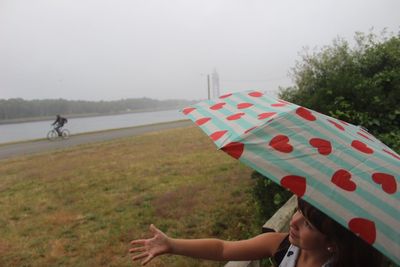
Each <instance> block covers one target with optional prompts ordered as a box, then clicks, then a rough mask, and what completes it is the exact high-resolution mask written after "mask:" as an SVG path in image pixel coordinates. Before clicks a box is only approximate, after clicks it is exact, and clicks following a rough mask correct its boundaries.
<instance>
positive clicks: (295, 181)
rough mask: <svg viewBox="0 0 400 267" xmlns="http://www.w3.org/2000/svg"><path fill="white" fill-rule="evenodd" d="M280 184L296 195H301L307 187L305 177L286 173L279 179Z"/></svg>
mask: <svg viewBox="0 0 400 267" xmlns="http://www.w3.org/2000/svg"><path fill="white" fill-rule="evenodd" d="M280 183H281V185H282V186H283V187H285V188H287V189H289V190H290V191H292V192H293V193H294V194H296V195H297V196H298V197H302V196H303V195H304V193H305V192H306V189H307V184H306V178H305V177H302V176H297V175H288V176H285V177H283V178H282V179H281V182H280Z"/></svg>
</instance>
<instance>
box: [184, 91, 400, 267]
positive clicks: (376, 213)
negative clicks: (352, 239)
mask: <svg viewBox="0 0 400 267" xmlns="http://www.w3.org/2000/svg"><path fill="white" fill-rule="evenodd" d="M182 112H183V114H185V115H186V116H188V117H189V118H190V119H191V120H192V121H194V122H195V123H196V124H197V125H198V126H200V128H201V129H202V130H203V131H204V132H205V133H206V134H207V135H208V136H209V137H210V138H211V139H212V140H213V141H214V143H215V144H216V145H217V147H218V148H219V149H221V150H223V151H224V152H226V153H227V154H229V155H230V156H232V157H234V158H236V159H239V160H240V161H241V162H243V163H244V164H246V165H248V166H250V167H252V168H253V169H255V170H257V171H258V172H260V173H262V174H263V175H265V176H267V177H268V178H270V179H272V180H273V181H274V182H276V183H278V184H280V185H282V186H283V187H285V188H287V189H289V190H290V191H292V192H293V193H294V194H296V195H297V196H299V197H302V198H303V199H304V200H306V201H307V202H309V203H310V204H312V205H314V206H315V207H317V208H318V209H320V210H321V211H323V212H324V213H325V214H327V215H329V216H330V217H332V218H333V219H334V220H336V221H337V222H339V223H340V224H342V225H343V226H345V227H347V228H348V229H350V230H351V231H352V232H354V233H355V234H357V235H358V236H359V237H360V238H362V239H363V240H365V241H366V242H367V243H369V244H371V245H373V246H374V247H375V248H376V249H378V250H379V251H381V252H382V253H383V254H385V255H386V256H388V257H389V258H390V259H392V260H393V261H394V262H395V263H396V264H400V231H399V229H400V212H399V210H400V201H399V199H400V192H399V189H398V184H399V173H400V156H399V155H398V154H396V153H395V152H394V151H393V150H391V149H390V148H389V147H387V146H386V145H385V144H383V143H382V142H380V141H379V140H378V139H377V138H375V137H374V136H373V135H371V134H370V133H369V132H368V131H367V130H365V129H363V128H362V127H359V126H355V125H352V124H349V123H347V122H344V121H341V120H337V119H335V118H332V117H329V116H326V115H324V114H321V113H318V112H316V111H313V110H310V109H307V108H305V107H301V106H298V105H296V104H293V103H289V102H287V101H284V100H280V99H276V98H274V97H271V96H268V95H267V94H265V93H263V92H259V91H247V92H240V93H232V94H226V95H223V96H221V97H219V98H217V99H211V100H207V101H203V102H200V103H198V104H195V105H192V106H190V107H187V108H185V109H183V110H182Z"/></svg>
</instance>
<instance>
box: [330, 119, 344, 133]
mask: <svg viewBox="0 0 400 267" xmlns="http://www.w3.org/2000/svg"><path fill="white" fill-rule="evenodd" d="M328 121H329V122H330V123H331V124H333V125H334V126H335V127H336V128H338V129H339V130H341V131H344V127H343V126H342V125H340V124H339V123H337V122H336V121H333V120H329V119H328Z"/></svg>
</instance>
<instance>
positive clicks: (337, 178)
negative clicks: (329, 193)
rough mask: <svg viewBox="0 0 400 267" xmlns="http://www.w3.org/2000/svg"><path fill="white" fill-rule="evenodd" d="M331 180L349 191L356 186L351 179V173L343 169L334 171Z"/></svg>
mask: <svg viewBox="0 0 400 267" xmlns="http://www.w3.org/2000/svg"><path fill="white" fill-rule="evenodd" d="M331 182H332V183H334V184H335V185H337V186H338V187H340V188H342V189H343V190H346V191H349V192H352V191H354V190H356V188H357V185H356V184H355V183H354V182H353V181H352V180H351V173H350V172H348V171H346V170H343V169H341V170H338V171H336V172H335V173H334V174H333V175H332V179H331Z"/></svg>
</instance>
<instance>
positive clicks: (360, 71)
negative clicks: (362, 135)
mask: <svg viewBox="0 0 400 267" xmlns="http://www.w3.org/2000/svg"><path fill="white" fill-rule="evenodd" d="M355 41H356V45H355V46H354V47H350V45H349V43H348V42H347V41H345V40H344V39H341V38H338V39H336V40H334V42H333V44H332V45H331V46H327V47H324V48H322V49H321V50H320V51H317V52H313V53H310V52H309V51H307V50H305V51H304V52H305V53H304V54H303V55H302V60H301V61H299V62H297V64H296V66H295V67H294V68H293V70H292V76H293V80H294V82H295V85H294V86H292V87H289V88H285V89H282V90H281V92H280V97H281V98H283V99H285V100H288V101H291V102H294V103H296V104H299V105H302V106H306V107H308V108H310V109H313V110H316V111H319V112H321V113H324V114H327V115H330V116H333V117H335V118H338V119H341V120H344V121H347V122H350V123H352V124H355V125H361V126H363V127H364V128H366V129H368V131H369V132H371V133H372V134H374V135H375V136H377V137H378V138H379V139H380V140H381V141H383V142H384V143H386V144H387V145H388V146H389V147H391V148H393V149H394V150H396V151H399V150H400V127H399V126H400V105H399V103H400V35H397V36H395V35H393V34H390V35H389V36H388V34H386V33H385V32H383V33H382V34H381V35H380V36H378V35H376V34H373V33H369V34H363V33H356V35H355Z"/></svg>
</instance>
